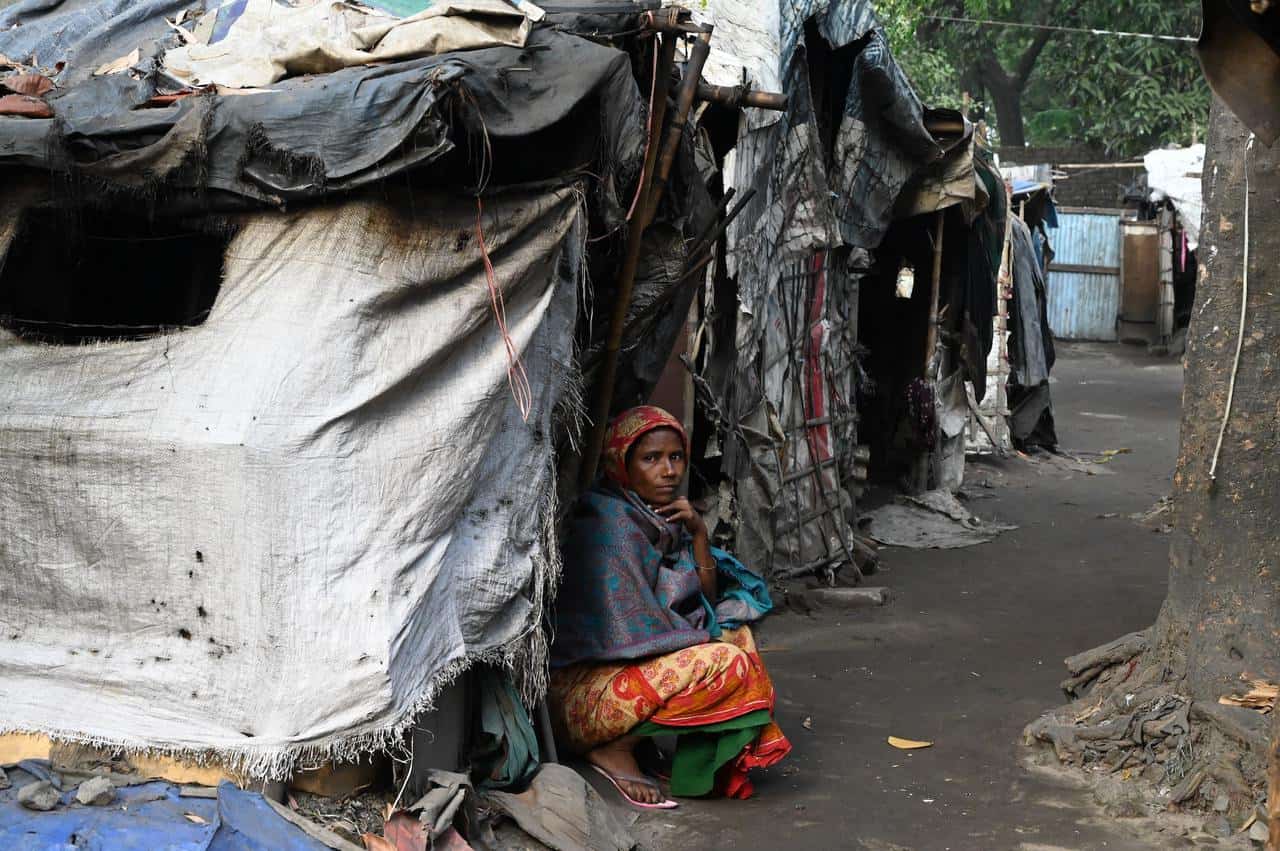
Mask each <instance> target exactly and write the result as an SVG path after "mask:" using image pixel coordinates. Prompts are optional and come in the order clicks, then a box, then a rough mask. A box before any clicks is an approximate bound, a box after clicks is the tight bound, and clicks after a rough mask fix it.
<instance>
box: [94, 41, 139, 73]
mask: <svg viewBox="0 0 1280 851" xmlns="http://www.w3.org/2000/svg"><path fill="white" fill-rule="evenodd" d="M141 60H142V51H141V50H140V49H139V48H136V47H135V48H134V49H133V52H132V53H126V54H125V55H124V56H121V57H120V58H119V59H113V60H112V61H110V62H108V63H107V64H106V65H103V66H102V67H101V68H99V69H98V70H97V71H94V72H93V76H95V77H105V76H107V75H108V74H119V73H120V72H121V71H127V70H129V69H130V68H132V67H133V66H134V65H137V64H138V63H139V62H140V61H141Z"/></svg>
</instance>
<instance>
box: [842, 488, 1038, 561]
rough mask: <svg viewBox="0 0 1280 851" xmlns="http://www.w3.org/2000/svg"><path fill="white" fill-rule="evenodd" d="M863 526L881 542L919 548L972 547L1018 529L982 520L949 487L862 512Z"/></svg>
mask: <svg viewBox="0 0 1280 851" xmlns="http://www.w3.org/2000/svg"><path fill="white" fill-rule="evenodd" d="M859 525H861V526H863V527H864V529H865V530H866V531H867V533H868V534H870V535H871V537H872V538H874V539H875V540H876V541H878V542H879V543H881V544H884V545H886V546H890V547H907V548H909V549H916V550H925V549H955V548H959V547H972V546H975V545H977V544H985V543H987V542H989V541H991V540H994V539H995V538H996V537H997V536H998V535H1000V533H1002V532H1009V531H1012V530H1014V529H1017V528H1018V527H1017V526H1014V525H1011V524H1007V523H1000V522H997V521H983V520H980V519H979V518H977V517H975V516H974V515H973V514H970V513H969V511H968V509H966V508H965V507H964V506H963V505H961V504H960V503H959V501H958V500H957V499H956V498H955V497H954V496H952V495H951V493H950V492H949V491H945V490H934V491H929V492H928V493H925V494H923V495H921V496H906V495H902V496H899V497H898V498H897V499H896V501H895V502H893V503H890V504H889V505H883V506H881V507H880V508H877V509H875V510H873V511H869V512H867V513H866V514H864V515H862V517H861V518H860V520H859Z"/></svg>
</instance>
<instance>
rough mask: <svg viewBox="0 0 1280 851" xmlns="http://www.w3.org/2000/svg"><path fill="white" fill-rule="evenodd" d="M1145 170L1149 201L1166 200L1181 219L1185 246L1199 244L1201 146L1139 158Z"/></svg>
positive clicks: (1201, 207)
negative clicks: (1149, 195)
mask: <svg viewBox="0 0 1280 851" xmlns="http://www.w3.org/2000/svg"><path fill="white" fill-rule="evenodd" d="M1142 163H1143V165H1145V166H1146V168H1147V186H1148V188H1150V189H1151V195H1152V200H1154V201H1160V200H1163V199H1164V198H1168V199H1169V202H1170V203H1172V204H1173V208H1174V209H1175V210H1177V211H1178V217H1179V218H1180V219H1182V229H1183V230H1184V231H1185V232H1186V234H1187V247H1188V248H1190V249H1191V250H1192V251H1195V250H1196V246H1197V245H1199V244H1200V218H1201V215H1202V213H1203V210H1204V199H1203V198H1202V197H1201V189H1200V172H1201V170H1202V169H1203V168H1204V145H1192V146H1191V147H1189V148H1172V149H1169V150H1159V151H1152V152H1151V153H1149V154H1147V155H1146V156H1145V157H1143V158H1142Z"/></svg>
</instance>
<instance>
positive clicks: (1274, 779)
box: [1267, 709, 1280, 851]
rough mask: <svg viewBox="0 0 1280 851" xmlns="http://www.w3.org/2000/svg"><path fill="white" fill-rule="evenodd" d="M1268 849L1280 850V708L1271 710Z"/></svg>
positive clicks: (1268, 761) (1268, 769)
mask: <svg viewBox="0 0 1280 851" xmlns="http://www.w3.org/2000/svg"><path fill="white" fill-rule="evenodd" d="M1267 825H1268V826H1269V828H1270V830H1271V834H1270V836H1268V837H1267V851H1280V709H1276V710H1272V712H1271V753H1270V754H1269V757H1268V759H1267Z"/></svg>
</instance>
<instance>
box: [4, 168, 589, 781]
mask: <svg viewBox="0 0 1280 851" xmlns="http://www.w3.org/2000/svg"><path fill="white" fill-rule="evenodd" d="M15 197H17V196H15V195H13V194H10V195H9V196H5V198H3V199H0V200H7V201H12V200H13V199H14V198H15ZM485 210H486V215H485V219H484V222H485V229H486V233H485V238H486V242H487V246H488V250H489V252H490V255H491V257H492V260H493V264H494V266H495V271H496V282H497V286H498V287H500V288H501V292H502V294H503V295H504V298H505V304H506V316H507V327H508V330H509V332H510V337H511V339H512V341H513V343H514V346H515V348H516V350H517V351H518V352H519V353H520V356H521V358H522V360H523V364H524V367H525V369H526V370H527V373H528V377H529V381H530V384H531V385H532V390H533V407H532V411H531V415H530V417H529V419H528V421H527V422H524V421H522V419H521V416H520V414H519V412H518V411H517V410H516V406H515V405H514V404H513V402H512V395H511V391H510V389H509V387H508V375H507V370H508V363H507V359H506V356H505V353H504V349H503V346H502V341H501V338H500V336H499V332H498V328H497V326H496V324H495V322H494V317H493V307H492V303H491V296H490V292H489V289H488V286H487V284H486V278H485V273H484V267H483V265H482V259H481V255H480V252H479V250H478V248H477V246H476V244H475V241H474V240H470V241H466V240H462V241H460V240H459V234H460V233H463V234H466V233H472V232H473V229H474V227H475V224H476V202H475V200H474V199H466V198H456V197H450V196H442V195H438V194H437V195H426V194H422V193H419V194H417V195H416V197H414V198H412V199H410V198H409V197H408V196H407V194H406V193H404V192H403V191H398V190H396V189H395V188H394V187H387V188H384V189H383V190H381V191H379V192H378V193H376V195H370V196H354V197H350V198H348V199H346V200H343V201H341V202H340V203H331V204H326V205H322V206H318V207H313V208H310V209H307V210H301V211H297V212H291V213H287V214H286V213H281V212H275V211H265V212H258V213H252V214H243V215H241V216H239V217H237V218H236V220H235V225H236V227H237V232H236V235H235V236H234V237H233V238H232V240H231V242H230V245H229V247H228V248H227V250H226V253H225V268H224V280H223V283H222V287H221V291H220V293H219V296H218V300H217V302H216V303H215V305H214V308H213V311H212V314H211V315H210V316H209V317H208V319H207V321H206V322H205V323H204V324H202V325H199V326H197V327H192V328H189V329H186V330H184V331H180V332H175V333H171V334H164V335H160V336H153V337H150V338H147V339H142V340H133V341H117V342H102V343H96V344H88V345H80V346H49V345H41V344H36V343H31V342H28V341H25V340H22V339H20V338H18V337H16V336H14V335H13V334H11V333H9V332H7V331H4V330H0V373H3V374H4V375H5V376H6V380H5V381H3V382H0V481H3V482H4V483H5V486H4V488H2V489H0V518H3V523H4V530H5V532H4V535H2V536H0V577H2V580H0V581H2V582H3V593H0V623H3V624H4V627H5V641H4V642H3V643H0V705H2V706H3V707H4V712H3V717H0V731H5V732H7V731H26V732H40V733H46V734H50V735H53V736H54V737H56V738H62V739H66V740H71V741H79V742H86V743H91V744H105V745H112V746H120V747H124V748H127V749H131V750H142V751H155V752H165V753H173V754H178V755H187V756H200V757H204V756H206V755H210V754H212V755H216V756H217V757H218V758H220V759H221V760H222V761H224V762H225V763H226V764H228V765H230V766H231V767H233V768H242V769H244V770H245V771H247V772H248V773H250V774H253V775H258V776H264V775H265V776H272V777H279V776H282V775H285V774H287V773H288V771H289V770H290V768H291V767H292V766H293V765H294V764H295V763H296V762H297V761H298V760H299V759H303V758H305V759H326V758H344V757H350V756H352V755H354V754H355V753H356V752H358V751H360V750H363V749H371V748H375V747H382V746H386V745H388V744H390V743H391V742H394V741H396V740H397V738H396V737H397V736H398V735H399V734H400V733H401V732H402V731H403V730H404V729H405V727H406V726H407V725H408V724H409V723H411V721H412V720H413V718H414V717H415V715H416V713H417V712H418V711H419V710H421V709H423V708H424V707H426V706H428V705H429V704H430V703H431V701H432V700H433V698H434V696H435V695H436V693H437V691H438V690H439V689H440V688H441V687H443V686H444V685H445V684H447V683H448V682H449V681H450V680H451V679H452V678H453V677H454V676H456V675H457V674H458V673H459V672H460V671H461V670H463V669H464V668H465V667H467V666H468V665H470V664H472V663H473V662H475V661H477V660H488V661H492V662H496V663H500V664H505V665H507V666H508V667H509V668H510V669H511V670H512V672H513V673H514V674H515V675H516V678H517V680H518V681H521V682H523V684H524V685H525V687H526V693H527V694H536V693H538V691H539V689H540V688H541V686H542V685H543V681H544V678H545V671H546V666H545V642H544V638H543V634H542V631H541V630H540V629H538V628H537V627H538V624H539V621H540V617H541V613H542V611H543V606H544V604H545V602H546V601H547V600H548V599H549V596H548V595H549V594H551V593H552V591H553V587H554V581H555V577H556V575H557V556H556V548H555V546H554V542H553V535H554V531H553V521H554V513H555V504H554V496H553V495H554V490H555V489H554V485H553V477H554V457H553V451H552V442H553V441H552V438H551V435H552V430H553V425H554V423H553V411H554V410H555V408H556V406H557V404H558V403H559V402H560V401H561V400H562V398H563V397H564V396H565V394H566V393H567V392H569V391H571V390H572V389H573V388H572V383H571V381H572V380H571V378H570V376H572V374H573V370H572V328H573V322H574V316H575V313H576V306H577V302H578V292H579V287H580V286H581V285H582V283H583V282H582V280H581V271H582V268H583V263H582V253H581V252H582V249H583V244H584V240H585V215H584V211H583V205H582V194H581V192H580V191H579V190H578V188H577V187H576V186H562V187H559V188H527V189H523V190H521V189H512V190H509V191H507V192H505V193H503V194H499V195H495V196H491V197H487V198H486V199H485ZM19 219H20V210H16V209H13V208H12V205H10V208H9V209H6V210H5V211H4V214H3V215H2V216H0V256H3V253H4V250H5V249H6V248H7V247H8V243H9V241H10V240H11V239H12V236H13V234H14V232H15V230H16V227H15V224H14V223H15V221H17V220H19Z"/></svg>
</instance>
